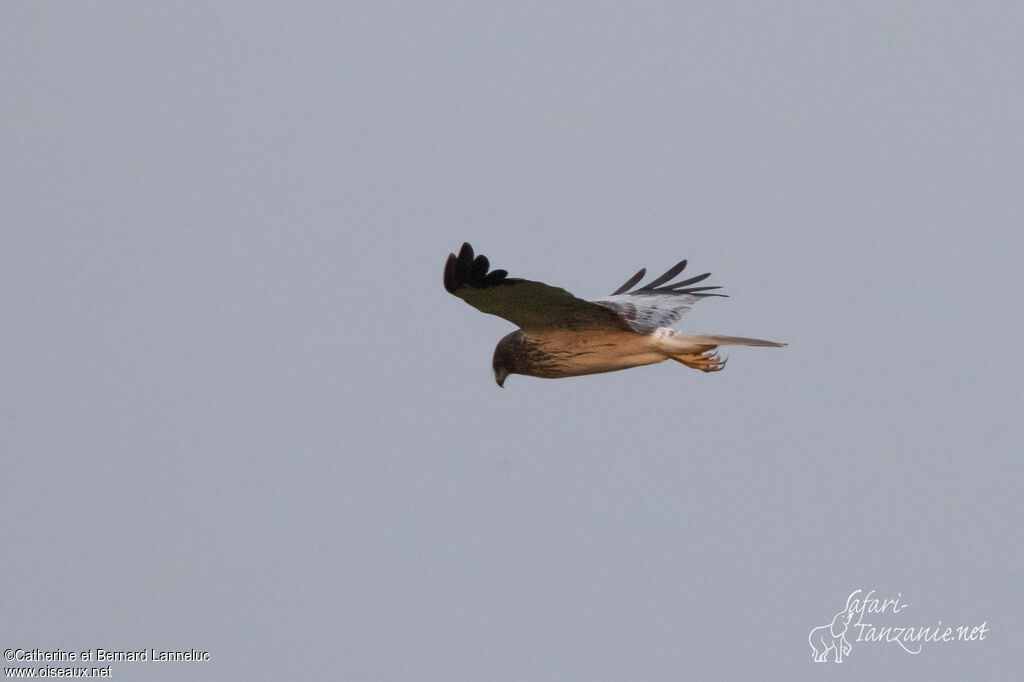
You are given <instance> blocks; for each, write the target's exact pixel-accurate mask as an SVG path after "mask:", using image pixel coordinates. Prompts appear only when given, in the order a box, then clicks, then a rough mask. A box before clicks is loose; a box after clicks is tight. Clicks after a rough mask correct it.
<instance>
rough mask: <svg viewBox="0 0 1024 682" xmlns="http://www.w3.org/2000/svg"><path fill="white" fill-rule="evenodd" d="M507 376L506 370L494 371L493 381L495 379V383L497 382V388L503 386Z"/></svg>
mask: <svg viewBox="0 0 1024 682" xmlns="http://www.w3.org/2000/svg"><path fill="white" fill-rule="evenodd" d="M507 378H508V372H499V371H496V372H495V373H494V381H495V383H496V384H498V387H499V388H505V379H507Z"/></svg>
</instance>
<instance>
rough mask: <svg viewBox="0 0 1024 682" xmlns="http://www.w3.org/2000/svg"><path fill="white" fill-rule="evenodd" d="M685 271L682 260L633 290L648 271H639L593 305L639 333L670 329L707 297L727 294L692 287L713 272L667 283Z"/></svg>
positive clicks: (684, 262) (684, 264)
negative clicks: (659, 328) (604, 308)
mask: <svg viewBox="0 0 1024 682" xmlns="http://www.w3.org/2000/svg"><path fill="white" fill-rule="evenodd" d="M685 268H686V261H685V260H682V261H680V262H678V263H676V264H675V265H674V266H672V267H671V268H669V269H668V271H667V272H666V273H665V274H663V275H662V276H661V277H656V278H655V279H653V280H651V281H650V282H648V283H647V284H645V285H644V286H642V287H640V288H638V289H633V290H632V291H630V289H632V287H634V286H635V285H636V284H637V283H638V282H639V281H640V280H642V279H643V278H644V275H645V274H647V269H646V268H640V272H638V273H636V274H635V275H633V276H632V277H630V278H629V279H628V280H627V281H626V283H625V284H623V285H622V286H621V287H619V288H618V289H616V290H615V292H614V293H612V295H611V297H609V298H607V299H604V300H601V301H594V303H596V304H597V305H600V306H605V307H606V308H608V309H610V310H614V311H615V312H616V313H617V314H618V315H619V316H620V317H621V318H622V320H623V321H624V322H625V323H626V324H627V325H629V328H630V329H632V330H633V331H635V332H637V333H639V334H650V333H651V332H653V331H654V330H655V329H657V328H658V327H669V326H671V325H673V324H675V323H676V322H678V321H679V318H680V317H682V316H683V315H684V314H685V313H686V312H688V311H689V310H690V308H692V307H693V304H694V303H696V302H697V301H699V300H700V299H702V298H704V297H706V296H724V295H725V294H709V293H707V292H708V291H711V290H714V289H721V288H722V287H695V286H693V285H694V284H697V283H699V282H703V281H704V280H706V279H707V278H708V277H710V276H711V273H710V272H705V273H704V274H703V275H697V276H696V277H691V278H689V279H685V280H683V281H681V282H675V283H674V284H665V283H666V282H670V281H671V280H673V279H675V278H676V277H677V276H678V275H679V273H681V272H682V271H683V270H684V269H685Z"/></svg>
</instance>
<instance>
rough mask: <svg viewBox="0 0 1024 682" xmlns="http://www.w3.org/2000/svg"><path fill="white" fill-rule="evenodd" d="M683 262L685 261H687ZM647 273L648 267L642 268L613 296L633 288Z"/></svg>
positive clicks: (613, 293)
mask: <svg viewBox="0 0 1024 682" xmlns="http://www.w3.org/2000/svg"><path fill="white" fill-rule="evenodd" d="M683 262H684V263H685V262H686V261H683ZM646 274H647V268H640V272H638V273H636V274H635V275H633V276H632V277H630V278H629V279H627V280H626V283H625V284H623V285H622V286H621V287H619V288H618V289H616V290H615V291H613V292H612V296H618V295H619V294H624V293H626V292H627V291H629V290H630V289H632V288H633V285H634V284H636V283H637V282H639V281H640V280H642V279H643V278H644V275H646Z"/></svg>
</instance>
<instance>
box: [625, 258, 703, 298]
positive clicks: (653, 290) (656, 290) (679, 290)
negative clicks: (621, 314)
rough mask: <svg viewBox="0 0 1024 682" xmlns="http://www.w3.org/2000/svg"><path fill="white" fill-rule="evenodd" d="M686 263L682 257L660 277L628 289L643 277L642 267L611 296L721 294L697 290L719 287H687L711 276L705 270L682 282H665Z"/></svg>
mask: <svg viewBox="0 0 1024 682" xmlns="http://www.w3.org/2000/svg"><path fill="white" fill-rule="evenodd" d="M686 264H687V261H686V259H683V260H681V261H679V262H678V263H676V264H675V265H673V266H672V267H671V268H669V269H668V270H667V271H666V272H665V274H663V275H661V276H660V277H655V278H654V279H653V280H651V281H650V282H648V283H647V284H645V285H643V286H642V287H640V288H639V289H636V290H634V291H630V288H631V287H633V286H634V285H635V284H636V283H637V282H639V281H640V280H641V279H642V278H643V276H644V272H645V271H644V270H643V269H641V270H640V272H638V273H636V274H635V275H633V276H632V277H631V278H630V279H629V281H628V282H626V283H625V284H623V285H622V286H621V287H619V288H618V289H616V290H615V293H614V294H612V296H618V295H619V294H628V295H629V296H643V295H652V294H698V295H704V296H721V295H722V294H700V293H699V292H702V291H707V290H709V289H721V287H696V288H688V287H690V285H691V284H697V283H698V282H703V281H704V280H706V279H707V278H708V277H710V276H711V273H710V272H705V273H704V274H702V275H697V276H696V277H691V278H689V279H686V280H683V281H682V282H676V283H674V284H665V282H669V281H671V280H672V279H673V278H675V277H676V276H678V275H679V273H680V272H682V271H683V270H684V269H685V268H686ZM662 285H664V286H662Z"/></svg>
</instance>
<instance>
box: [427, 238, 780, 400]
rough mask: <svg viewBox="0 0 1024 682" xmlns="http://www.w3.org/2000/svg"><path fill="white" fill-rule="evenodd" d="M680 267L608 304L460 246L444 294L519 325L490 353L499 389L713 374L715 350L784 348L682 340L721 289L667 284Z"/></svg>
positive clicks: (733, 339) (717, 363)
mask: <svg viewBox="0 0 1024 682" xmlns="http://www.w3.org/2000/svg"><path fill="white" fill-rule="evenodd" d="M685 267H686V261H685V260H683V261H680V262H679V263H676V264H675V265H674V266H672V267H671V268H669V270H668V271H667V272H666V273H665V274H663V275H662V276H661V277H656V278H654V279H653V280H651V281H650V282H648V283H647V284H645V285H643V286H641V287H638V288H635V289H634V288H633V287H635V286H636V285H637V284H638V283H639V282H640V280H642V279H643V277H644V275H645V274H646V273H647V270H646V269H644V268H641V269H640V272H638V273H636V274H635V275H633V276H632V277H630V278H629V280H627V281H626V283H625V284H623V285H622V286H621V287H619V288H618V289H616V290H615V291H614V292H613V293H612V294H611V295H610V296H609V297H608V298H607V299H604V300H601V301H585V300H583V299H581V298H576V297H575V296H573V295H572V294H570V293H569V292H568V291H566V290H565V289H560V288H558V287H553V286H551V285H549V284H544V283H543V282H533V281H530V280H528V279H518V278H513V277H509V276H508V272H507V271H505V270H490V263H489V262H488V260H487V257H486V256H483V255H480V256H474V254H473V247H472V246H470V245H469V244H468V243H466V244H463V245H462V249H461V250H460V251H459V255H457V256H456V255H455V254H454V253H453V254H449V256H448V262H447V263H445V266H444V288H445V289H447V290H448V292H449V293H451V294H454V295H455V296H458V297H459V298H461V299H462V300H464V301H465V302H466V303H468V304H470V305H471V306H473V307H474V308H476V309H477V310H480V311H482V312H485V313H490V314H491V315H497V316H498V317H503V318H505V319H506V320H508V321H509V322H511V323H513V324H516V325H518V326H519V329H518V330H516V331H514V332H512V333H511V334H509V335H508V336H506V337H505V338H503V339H502V340H501V341H499V342H498V345H497V347H496V348H495V349H494V360H493V363H492V366H493V368H494V380H495V381H497V382H498V386H502V387H504V385H505V379H506V378H507V377H508V375H509V374H525V375H527V376H533V377H545V378H549V379H555V378H560V377H573V376H579V375H581V374H597V373H598V372H614V371H615V370H619V369H628V368H630V367H639V366H640V365H652V364H654V363H657V362H662V361H664V360H675V361H676V362H681V363H682V364H684V365H686V366H687V367H692V368H693V369H699V370H701V371H703V372H717V371H719V370H721V369H722V368H723V367H725V360H723V359H721V358H719V356H718V354H717V353H716V352H715V349H717V348H718V347H719V346H726V345H738V346H775V347H781V346H785V345H786V344H784V343H775V342H774V341H763V340H761V339H747V338H742V337H739V336H718V335H713V334H688V333H686V332H683V331H680V330H677V329H671V328H670V327H671V325H672V324H674V323H675V322H677V321H678V320H679V318H680V317H682V316H683V314H684V313H686V312H687V311H688V310H690V308H692V307H693V304H694V303H696V302H697V301H699V300H701V299H702V298H705V297H708V296H723V294H712V293H708V292H710V291H712V290H715V289H720V288H721V287H709V286H693V285H694V284H698V283H699V282H703V281H704V280H705V279H707V278H708V277H710V276H711V273H705V274H703V275H697V276H696V277H691V278H689V279H686V280H683V281H681V282H675V283H670V282H671V281H672V280H673V279H675V278H676V277H677V276H678V275H679V273H681V272H682V271H683V269H684V268H685Z"/></svg>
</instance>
